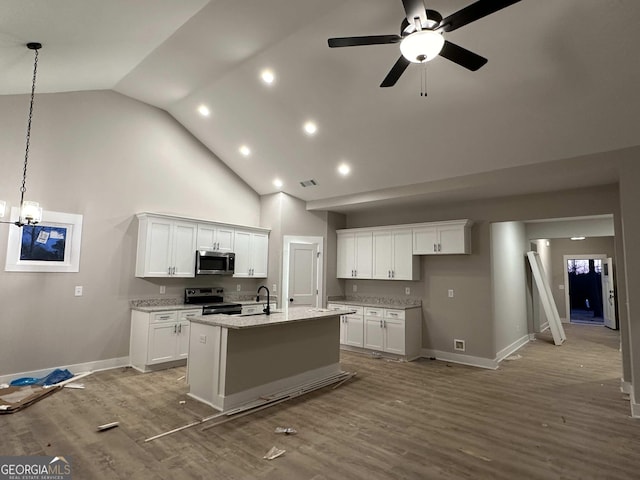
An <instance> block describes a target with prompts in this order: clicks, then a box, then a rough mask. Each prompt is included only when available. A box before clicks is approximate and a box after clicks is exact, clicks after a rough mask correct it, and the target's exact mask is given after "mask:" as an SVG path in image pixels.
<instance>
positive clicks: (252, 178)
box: [0, 0, 640, 211]
mask: <svg viewBox="0 0 640 480" xmlns="http://www.w3.org/2000/svg"><path fill="white" fill-rule="evenodd" d="M470 3H472V1H471V0H425V4H426V6H427V8H429V9H433V10H437V11H439V12H440V13H441V14H442V16H443V17H446V16H447V15H449V14H451V13H453V12H455V11H457V10H459V9H461V8H463V7H465V6H467V5H469V4H470ZM404 16H405V13H404V10H403V5H402V2H401V1H400V0H269V1H265V0H211V1H206V0H180V1H177V0H136V1H131V0H109V1H104V0H48V1H46V2H44V1H41V0H0V70H1V71H2V75H0V94H18V93H27V92H28V91H29V90H30V81H31V73H32V66H33V65H32V64H33V53H32V52H31V51H29V50H28V49H27V48H26V47H25V44H26V43H27V42H29V41H38V42H41V43H42V44H43V45H44V47H43V49H42V50H41V52H40V60H39V70H38V87H37V92H38V93H44V92H65V91H77V90H98V89H113V90H115V91H117V92H120V93H122V94H124V95H127V96H130V97H132V98H135V99H138V100H140V101H143V102H146V103H149V104H151V105H154V106H157V107H159V108H161V109H164V110H166V111H167V112H168V113H169V114H171V115H172V116H173V117H175V118H176V120H177V121H178V122H180V123H181V124H182V125H184V126H185V127H186V128H187V129H188V130H189V131H190V132H191V133H192V134H193V135H194V136H196V137H197V138H198V139H199V140H200V141H201V142H202V143H203V144H204V145H206V146H207V147H208V148H209V149H210V150H211V151H212V152H213V153H214V154H215V155H216V156H218V157H219V158H220V159H221V160H222V161H223V162H224V163H226V164H227V165H228V166H229V167H230V168H231V169H232V170H234V171H235V172H236V173H237V174H238V175H239V176H240V177H241V178H243V179H244V180H245V181H246V182H247V183H248V184H249V185H250V186H251V187H252V188H253V189H254V190H256V191H257V192H258V193H259V194H267V193H271V192H274V191H277V190H278V188H277V187H275V186H274V185H273V183H272V181H273V180H274V179H275V178H279V179H281V180H282V182H283V186H282V187H281V189H282V190H283V191H285V192H287V193H290V194H292V195H294V196H296V197H299V198H301V199H303V200H306V201H307V202H308V206H309V208H318V209H331V210H343V211H344V210H348V209H350V208H358V207H359V206H362V205H366V204H370V202H394V201H395V202H397V201H399V200H402V199H409V198H411V199H414V200H415V199H416V198H423V199H425V200H429V199H438V200H443V199H468V198H478V197H482V196H489V195H499V194H511V193H526V192H534V191H545V190H552V189H562V188H573V187H582V186H589V185H596V184H603V183H610V182H615V181H616V178H617V173H616V169H615V154H611V155H609V154H607V152H611V151H616V150H621V149H626V148H629V147H635V146H637V145H638V144H640V136H639V135H638V125H640V96H639V95H638V93H637V89H638V85H640V62H639V61H638V53H637V49H638V46H639V45H640V2H638V1H637V0H563V1H557V0H522V1H521V2H518V3H516V4H514V5H512V6H510V7H508V8H505V9H504V10H500V11H498V12H496V13H494V14H492V15H490V16H487V17H485V18H483V19H480V20H478V21H476V22H474V23H471V24H469V25H466V26H464V27H462V28H460V29H458V30H455V31H452V32H449V33H447V34H445V36H446V38H447V40H449V41H451V42H455V43H456V44H459V45H461V46H463V47H465V48H467V49H469V50H472V51H474V52H476V53H478V54H480V55H482V56H484V57H486V58H487V59H488V60H489V61H488V63H487V64H486V65H485V66H484V67H483V68H481V69H480V70H478V71H476V72H471V71H469V70H466V69H464V68H462V67H460V66H459V65H456V64H454V63H452V62H450V61H448V60H446V59H444V58H442V57H437V58H436V59H434V60H433V61H431V62H429V63H428V64H427V66H426V72H423V69H422V67H421V66H419V65H411V66H410V67H409V68H408V69H407V71H406V72H405V73H404V74H403V76H402V77H401V78H400V80H399V81H398V83H397V84H396V85H395V86H394V87H391V88H380V87H379V85H380V83H381V81H382V79H383V78H384V77H385V76H386V74H387V72H388V71H389V70H390V68H391V67H392V65H393V64H394V63H395V61H396V60H397V59H398V57H399V55H400V52H399V47H398V44H390V45H373V46H358V47H350V48H336V49H330V48H329V47H328V46H327V39H328V38H329V37H342V36H353V35H377V34H398V33H399V32H400V23H401V21H402V19H403V18H404ZM265 69H270V70H271V71H272V72H273V73H274V75H275V81H274V82H273V83H272V84H271V85H267V84H265V83H264V82H263V81H262V80H261V78H260V75H261V72H262V71H263V70H265ZM425 73H426V88H427V90H426V91H427V94H428V95H427V96H426V97H425V96H421V95H420V93H421V83H422V77H423V75H424V74H425ZM202 105H204V106H206V107H207V108H208V109H209V111H210V114H209V116H208V117H204V116H202V115H201V114H200V113H199V112H198V108H199V107H200V106H202ZM307 121H313V122H315V123H316V124H317V132H316V133H315V135H308V134H306V133H305V132H304V131H303V124H304V123H305V122H307ZM242 145H246V146H248V147H249V148H250V150H251V153H250V154H249V155H248V156H244V155H243V154H242V153H240V151H239V148H240V147H241V146H242ZM342 163H346V164H348V165H349V166H350V167H351V172H350V174H349V175H347V176H341V175H340V174H338V172H337V167H338V166H339V165H340V164H342ZM311 179H313V180H315V181H316V183H317V185H316V186H311V187H306V188H305V187H302V186H301V185H300V182H301V181H305V180H311Z"/></svg>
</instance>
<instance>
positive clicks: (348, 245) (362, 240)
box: [337, 231, 373, 278]
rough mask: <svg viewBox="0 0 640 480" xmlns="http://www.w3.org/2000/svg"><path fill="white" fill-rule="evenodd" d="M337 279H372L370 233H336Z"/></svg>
mask: <svg viewBox="0 0 640 480" xmlns="http://www.w3.org/2000/svg"><path fill="white" fill-rule="evenodd" d="M337 257H338V264H337V275H338V278H372V275H373V236H372V233H371V232H347V231H344V232H338V252H337Z"/></svg>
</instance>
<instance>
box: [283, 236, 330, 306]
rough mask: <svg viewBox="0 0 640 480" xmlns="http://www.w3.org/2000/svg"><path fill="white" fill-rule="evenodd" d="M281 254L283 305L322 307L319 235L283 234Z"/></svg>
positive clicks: (321, 243) (320, 245)
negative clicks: (299, 235) (298, 235)
mask: <svg viewBox="0 0 640 480" xmlns="http://www.w3.org/2000/svg"><path fill="white" fill-rule="evenodd" d="M283 244H284V246H283V255H282V292H283V298H282V307H285V306H286V305H288V306H309V307H316V308H319V307H321V306H322V305H321V299H322V298H323V297H322V295H323V289H322V275H323V273H322V272H323V270H322V253H323V238H322V237H296V236H289V235H285V236H284V238H283Z"/></svg>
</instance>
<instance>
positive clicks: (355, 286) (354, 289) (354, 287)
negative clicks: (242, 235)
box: [353, 283, 358, 292]
mask: <svg viewBox="0 0 640 480" xmlns="http://www.w3.org/2000/svg"><path fill="white" fill-rule="evenodd" d="M353 291H354V292H357V291H358V285H356V284H355V283H354V284H353Z"/></svg>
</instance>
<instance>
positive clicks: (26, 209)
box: [0, 42, 42, 227]
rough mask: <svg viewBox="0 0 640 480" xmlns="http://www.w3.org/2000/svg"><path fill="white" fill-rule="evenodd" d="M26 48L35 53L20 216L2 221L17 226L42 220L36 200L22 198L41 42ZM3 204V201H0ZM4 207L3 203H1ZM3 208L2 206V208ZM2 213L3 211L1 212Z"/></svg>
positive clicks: (25, 178) (22, 187)
mask: <svg viewBox="0 0 640 480" xmlns="http://www.w3.org/2000/svg"><path fill="white" fill-rule="evenodd" d="M27 48H28V49H29V50H33V51H34V53H35V56H34V61H33V81H32V83H31V101H30V102H29V120H28V122H27V139H26V147H25V151H24V166H23V169H22V185H21V186H20V216H19V218H18V220H17V221H15V222H2V223H13V224H14V225H17V226H18V227H22V226H24V225H35V224H36V223H39V222H40V221H41V220H42V208H40V205H39V204H38V202H31V201H28V200H25V199H24V194H25V192H26V191H27V166H28V164H29V143H30V141H31V119H32V118H33V100H34V97H35V93H36V72H37V69H38V50H40V49H41V48H42V44H41V43H38V42H30V43H27ZM0 203H2V204H4V202H0ZM2 207H4V205H2ZM2 210H4V208H2ZM2 213H3V214H4V211H3V212H2Z"/></svg>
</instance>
